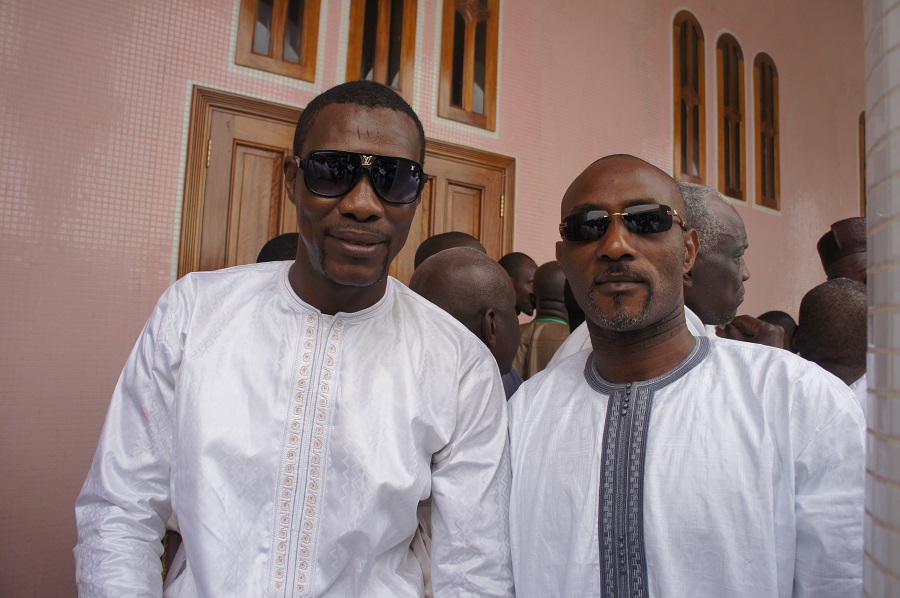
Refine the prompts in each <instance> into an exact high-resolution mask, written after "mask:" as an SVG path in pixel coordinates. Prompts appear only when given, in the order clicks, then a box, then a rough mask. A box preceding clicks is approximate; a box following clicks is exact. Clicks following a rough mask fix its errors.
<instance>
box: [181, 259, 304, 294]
mask: <svg viewBox="0 0 900 598" xmlns="http://www.w3.org/2000/svg"><path fill="white" fill-rule="evenodd" d="M289 266H290V263H289V262H265V263H262V264H246V265H243V266H233V267H231V268H223V269H221V270H208V271H197V272H190V273H189V274H186V275H184V276H183V277H182V278H180V279H179V280H178V281H176V282H175V284H173V285H172V287H171V288H174V289H178V290H186V289H188V288H191V289H193V290H194V292H197V293H205V292H215V291H219V290H226V289H244V288H252V287H258V286H266V285H272V284H274V283H278V282H279V281H280V280H281V278H282V277H283V276H284V274H285V271H286V270H287V268H288V267H289Z"/></svg>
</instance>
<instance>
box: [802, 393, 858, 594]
mask: <svg viewBox="0 0 900 598" xmlns="http://www.w3.org/2000/svg"><path fill="white" fill-rule="evenodd" d="M825 382H833V384H831V385H823V386H824V388H822V387H820V388H818V389H816V390H819V391H821V392H820V393H809V394H808V395H807V400H808V401H812V403H811V404H809V405H808V406H807V405H797V404H795V406H794V415H796V414H797V411H798V410H800V411H802V412H804V413H801V417H800V419H804V418H805V417H806V416H807V415H809V413H808V412H810V411H818V413H817V415H819V416H821V417H819V418H817V419H819V422H820V423H819V424H818V425H817V426H815V428H813V429H812V435H811V437H806V436H805V435H800V436H801V438H798V437H797V436H795V439H796V440H801V441H802V442H804V443H805V446H802V445H801V446H795V449H797V450H799V453H798V454H797V456H796V457H795V463H794V483H795V490H796V497H795V516H796V529H797V538H796V556H795V565H794V591H793V594H794V596H796V597H798V598H799V597H804V596H811V597H812V596H814V597H816V598H828V597H832V596H833V597H835V598H837V597H844V596H861V595H862V570H863V523H864V486H865V465H866V464H865V429H866V424H865V421H864V419H863V416H862V412H861V410H860V409H859V406H858V405H857V404H856V402H855V401H854V400H853V398H852V397H851V393H850V392H849V390H847V389H843V388H840V386H842V385H841V384H840V383H839V381H838V380H837V379H834V380H833V381H831V380H826V381H825ZM806 390H807V391H809V390H811V389H809V388H807V389H806ZM816 394H817V395H818V396H816ZM823 395H824V396H823ZM823 404H824V405H823ZM808 407H809V408H808ZM792 419H795V418H794V417H792ZM807 440H808V442H807Z"/></svg>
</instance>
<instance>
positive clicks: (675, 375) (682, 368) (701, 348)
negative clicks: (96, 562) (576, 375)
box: [584, 336, 709, 395]
mask: <svg viewBox="0 0 900 598" xmlns="http://www.w3.org/2000/svg"><path fill="white" fill-rule="evenodd" d="M695 338H696V342H695V343H694V348H693V349H692V350H691V352H690V354H689V355H688V356H687V357H685V358H684V360H682V362H681V363H679V364H678V365H677V366H675V368H674V369H672V370H669V371H668V372H666V373H665V374H663V375H661V376H657V377H656V378H651V379H650V380H638V381H636V382H633V383H631V384H613V383H612V382H609V381H607V380H605V379H604V378H603V376H601V375H600V373H599V372H598V371H597V368H596V367H594V352H593V351H591V352H589V353H588V356H587V360H586V361H585V364H584V379H585V380H586V381H587V383H588V385H589V386H590V387H591V388H593V389H594V390H596V391H597V392H599V393H601V394H605V395H611V394H612V393H613V392H615V391H616V390H620V389H623V388H625V387H626V386H628V387H631V386H648V387H650V389H651V390H657V389H659V388H663V387H664V386H668V385H669V384H672V383H673V382H675V381H676V380H678V379H679V378H681V377H682V376H684V375H685V374H687V373H688V372H689V371H691V370H692V369H694V368H695V367H696V366H697V365H699V364H700V362H701V361H703V360H704V359H705V358H706V356H707V355H708V354H709V338H707V337H705V336H700V337H695Z"/></svg>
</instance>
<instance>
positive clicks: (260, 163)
mask: <svg viewBox="0 0 900 598" xmlns="http://www.w3.org/2000/svg"><path fill="white" fill-rule="evenodd" d="M235 154H236V155H235V160H234V171H233V173H232V174H233V177H234V179H233V182H232V184H231V203H230V209H229V214H228V238H227V239H226V241H225V255H226V258H225V263H226V264H228V265H237V264H252V263H253V262H254V261H256V256H257V255H258V254H259V250H260V248H262V246H263V245H265V243H266V241H268V240H269V239H270V238H272V237H274V236H276V235H278V234H279V232H278V225H279V220H280V218H281V201H280V198H281V194H282V192H281V188H280V187H274V186H275V185H277V184H278V183H279V182H280V179H281V178H282V175H281V162H282V160H283V156H282V153H281V152H273V151H271V150H267V149H262V148H256V147H251V146H247V145H243V144H240V145H237V147H236V151H235ZM273 187H274V188H273ZM288 203H290V202H288Z"/></svg>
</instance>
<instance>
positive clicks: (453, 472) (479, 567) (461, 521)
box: [431, 356, 513, 598]
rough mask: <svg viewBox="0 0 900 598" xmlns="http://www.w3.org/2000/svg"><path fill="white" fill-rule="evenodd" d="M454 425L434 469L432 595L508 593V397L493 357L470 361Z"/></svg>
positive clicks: (502, 594) (498, 594)
mask: <svg viewBox="0 0 900 598" xmlns="http://www.w3.org/2000/svg"><path fill="white" fill-rule="evenodd" d="M472 361H473V363H471V365H470V366H469V369H468V371H466V372H465V374H464V375H463V376H462V377H461V380H460V386H459V390H458V393H459V394H458V396H459V401H458V414H457V425H456V431H455V432H454V434H453V437H452V438H451V440H450V443H449V444H448V446H446V447H445V448H444V449H443V450H441V451H440V452H439V453H437V454H436V455H435V456H434V465H433V467H432V488H431V490H432V497H433V500H432V513H431V525H432V543H431V548H432V554H431V576H432V587H433V589H434V596H435V598H445V597H447V596H479V597H489V596H511V595H512V594H513V589H512V587H513V584H512V567H511V564H510V552H509V486H510V471H509V467H510V465H509V449H508V444H507V431H506V399H505V395H504V393H503V386H502V384H501V382H500V377H499V376H498V373H497V366H496V364H495V363H494V361H493V359H489V360H488V359H484V358H482V357H480V356H479V359H477V360H472Z"/></svg>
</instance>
